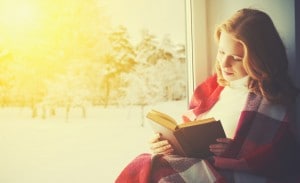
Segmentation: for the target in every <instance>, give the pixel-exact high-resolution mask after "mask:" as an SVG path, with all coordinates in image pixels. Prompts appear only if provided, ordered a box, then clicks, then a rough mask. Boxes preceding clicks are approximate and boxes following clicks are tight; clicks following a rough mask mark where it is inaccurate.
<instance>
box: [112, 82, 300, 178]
mask: <svg viewBox="0 0 300 183" xmlns="http://www.w3.org/2000/svg"><path fill="white" fill-rule="evenodd" d="M215 83H216V80H215V79H209V80H208V81H207V82H206V83H205V84H204V85H203V84H202V85H200V87H205V88H207V87H211V86H213V87H211V88H212V89H211V92H210V93H214V94H213V95H215V96H214V97H212V98H210V101H207V100H206V101H201V100H202V98H201V97H197V93H196V92H195V95H196V96H194V98H193V100H194V101H192V103H194V104H197V105H191V107H192V111H193V113H194V114H195V115H197V113H198V112H199V111H201V110H203V109H202V108H203V107H204V108H205V107H207V105H206V104H209V105H210V104H211V103H214V102H215V101H214V100H217V98H218V95H216V93H220V91H221V88H220V87H218V85H216V84H215ZM213 88H214V89H213ZM197 90H200V89H199V88H198V89H197ZM218 90H219V91H218ZM205 95H206V94H205ZM207 96H209V95H207ZM208 98H209V97H206V99H208ZM213 98H214V99H213ZM247 100H248V102H247V105H246V106H245V108H244V110H243V112H242V114H241V117H240V120H239V122H238V129H237V131H236V136H235V138H234V143H233V144H232V146H231V147H230V148H229V150H228V152H226V153H225V154H224V155H223V156H218V157H216V156H214V157H212V158H210V159H209V161H208V160H201V159H194V158H186V157H178V156H175V155H171V156H154V157H152V156H151V155H150V154H143V155H140V156H138V157H137V159H135V160H134V161H132V162H131V163H130V164H129V165H128V166H127V167H125V168H124V170H123V171H122V172H121V173H120V175H119V176H118V178H117V179H116V182H117V183H123V182H130V183H133V182H137V183H138V182H144V183H148V182H178V183H181V182H193V183H194V182H195V183H197V182H205V183H209V182H214V183H223V182H233V183H234V182H249V183H250V182H251V183H252V182H265V183H271V182H277V183H279V182H284V183H293V182H300V178H299V175H297V174H299V172H300V168H299V167H300V158H299V155H298V154H299V152H300V151H299V144H298V143H297V141H296V139H295V138H294V134H293V133H292V132H291V131H292V130H291V129H290V126H291V123H294V122H295V118H294V110H293V109H294V108H295V107H293V108H290V107H287V106H281V105H274V104H271V103H269V102H268V101H266V100H265V99H264V98H263V97H261V96H258V95H255V94H253V93H250V94H249V96H248V99H247ZM201 105H202V107H201ZM212 105H213V104H212ZM199 106H200V107H199ZM193 107H194V108H193ZM187 117H188V118H190V116H187ZM145 172H146V173H145ZM297 177H298V178H297Z"/></svg>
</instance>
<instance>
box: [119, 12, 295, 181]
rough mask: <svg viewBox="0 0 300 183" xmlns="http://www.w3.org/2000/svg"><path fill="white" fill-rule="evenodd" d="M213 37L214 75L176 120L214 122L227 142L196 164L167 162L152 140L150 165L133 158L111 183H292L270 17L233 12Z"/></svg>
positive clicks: (289, 92) (291, 93) (290, 141)
mask: <svg viewBox="0 0 300 183" xmlns="http://www.w3.org/2000/svg"><path fill="white" fill-rule="evenodd" d="M215 35H216V40H217V43H218V54H217V61H216V74H215V75H213V76H212V77H210V78H208V79H207V80H206V81H205V82H204V83H202V84H200V85H199V86H198V87H197V88H196V90H195V92H194V96H193V98H192V101H191V103H190V110H189V111H188V112H187V113H186V114H185V115H184V116H183V117H184V121H190V120H194V119H196V118H207V117H215V118H218V119H220V120H221V121H222V125H223V127H224V130H225V133H226V136H227V138H222V139H216V144H211V145H210V150H211V152H213V154H214V156H212V157H210V158H208V159H207V160H197V159H193V158H184V157H178V156H176V155H172V153H173V148H172V146H171V145H170V144H169V143H168V141H166V140H160V138H159V135H156V136H155V137H154V138H153V139H152V140H151V149H152V151H153V154H154V156H153V157H154V158H152V159H151V156H150V155H148V154H143V155H141V156H139V157H137V159H135V160H134V161H133V162H132V163H131V164H129V165H128V166H127V167H126V168H125V169H124V171H123V172H122V173H121V174H120V176H119V177H118V179H117V182H124V180H126V179H127V178H129V177H130V178H129V179H127V180H130V179H131V180H133V179H132V178H138V179H139V180H142V181H138V180H137V179H135V182H143V181H144V182H148V181H150V182H158V181H162V182H174V181H176V182H272V181H274V182H297V180H298V181H300V179H299V178H297V171H298V172H299V162H300V161H299V158H298V157H297V152H298V150H299V144H298V143H297V141H296V139H295V138H294V135H293V133H292V130H291V126H292V125H293V123H294V122H295V118H294V115H295V114H294V110H295V106H294V101H295V100H296V97H297V94H298V89H297V88H295V87H294V85H293V84H292V82H291V81H290V78H289V76H288V59H287V55H286V52H285V48H284V45H283V42H282V40H281V38H280V36H279V34H278V32H277V30H276V28H275V26H274V24H273V22H272V20H271V18H270V17H269V16H268V15H267V14H266V13H264V12H262V11H259V10H255V9H241V10H239V11H237V12H236V13H235V14H234V15H233V16H232V17H231V18H229V19H228V20H227V21H225V22H224V23H223V24H221V25H220V26H219V27H218V28H217V30H216V34H215ZM133 167H134V168H133ZM137 167H138V169H136V168H137ZM133 170H135V171H133ZM150 170H151V172H150ZM129 172H130V173H129ZM195 172H197V173H195ZM125 182H126V181H125ZM129 182H130V181H129Z"/></svg>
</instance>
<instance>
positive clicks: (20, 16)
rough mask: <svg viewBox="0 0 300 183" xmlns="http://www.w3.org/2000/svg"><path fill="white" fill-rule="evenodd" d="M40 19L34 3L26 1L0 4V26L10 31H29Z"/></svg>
mask: <svg viewBox="0 0 300 183" xmlns="http://www.w3.org/2000/svg"><path fill="white" fill-rule="evenodd" d="M37 18H38V14H37V8H36V6H35V4H34V3H30V2H25V1H17V2H15V1H4V2H1V3H0V25H1V28H2V29H7V30H8V31H16V30H20V29H22V30H25V29H29V28H31V27H33V26H34V24H36V21H37Z"/></svg>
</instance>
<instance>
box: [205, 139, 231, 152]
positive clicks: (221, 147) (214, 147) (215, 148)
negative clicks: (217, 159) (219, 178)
mask: <svg viewBox="0 0 300 183" xmlns="http://www.w3.org/2000/svg"><path fill="white" fill-rule="evenodd" d="M216 141H217V142H218V143H217V144H211V145H210V146H209V150H210V151H211V152H212V153H214V155H216V156H220V155H221V154H223V153H224V152H225V151H226V150H227V149H228V147H229V146H230V144H231V143H232V142H233V140H232V139H229V138H219V139H216Z"/></svg>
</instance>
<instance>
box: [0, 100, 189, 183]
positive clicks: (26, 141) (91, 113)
mask: <svg viewBox="0 0 300 183" xmlns="http://www.w3.org/2000/svg"><path fill="white" fill-rule="evenodd" d="M185 106H186V101H185V100H182V101H177V102H167V103H161V104H157V105H151V106H147V107H145V110H144V111H145V112H146V111H147V110H149V109H150V108H155V109H159V110H162V111H165V112H167V113H169V114H170V115H172V116H174V117H175V118H177V117H178V118H179V117H180V113H181V112H182V111H183V110H185ZM78 114H79V113H78V111H75V110H74V111H73V112H72V115H70V119H69V121H68V122H66V121H65V118H64V116H63V114H62V113H61V114H60V113H58V115H57V116H56V117H53V118H49V119H41V118H39V119H32V118H31V117H30V111H29V110H26V109H19V108H2V109H1V110H0V117H1V121H0V147H1V156H0V182H1V183H84V182H89V183H99V182H103V183H112V182H114V180H115V178H116V176H117V175H118V174H119V172H120V171H121V170H122V169H123V168H124V167H125V166H126V164H127V163H129V161H131V160H132V159H133V158H134V157H135V156H137V155H138V154H140V153H144V152H150V151H149V146H148V140H149V137H151V135H152V134H153V133H152V131H151V128H150V127H149V126H148V124H147V121H145V124H144V126H141V121H142V119H141V117H142V114H141V108H140V107H127V108H117V107H107V108H100V107H99V108H92V109H89V110H88V115H87V117H86V119H83V118H82V117H81V116H80V115H78Z"/></svg>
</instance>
